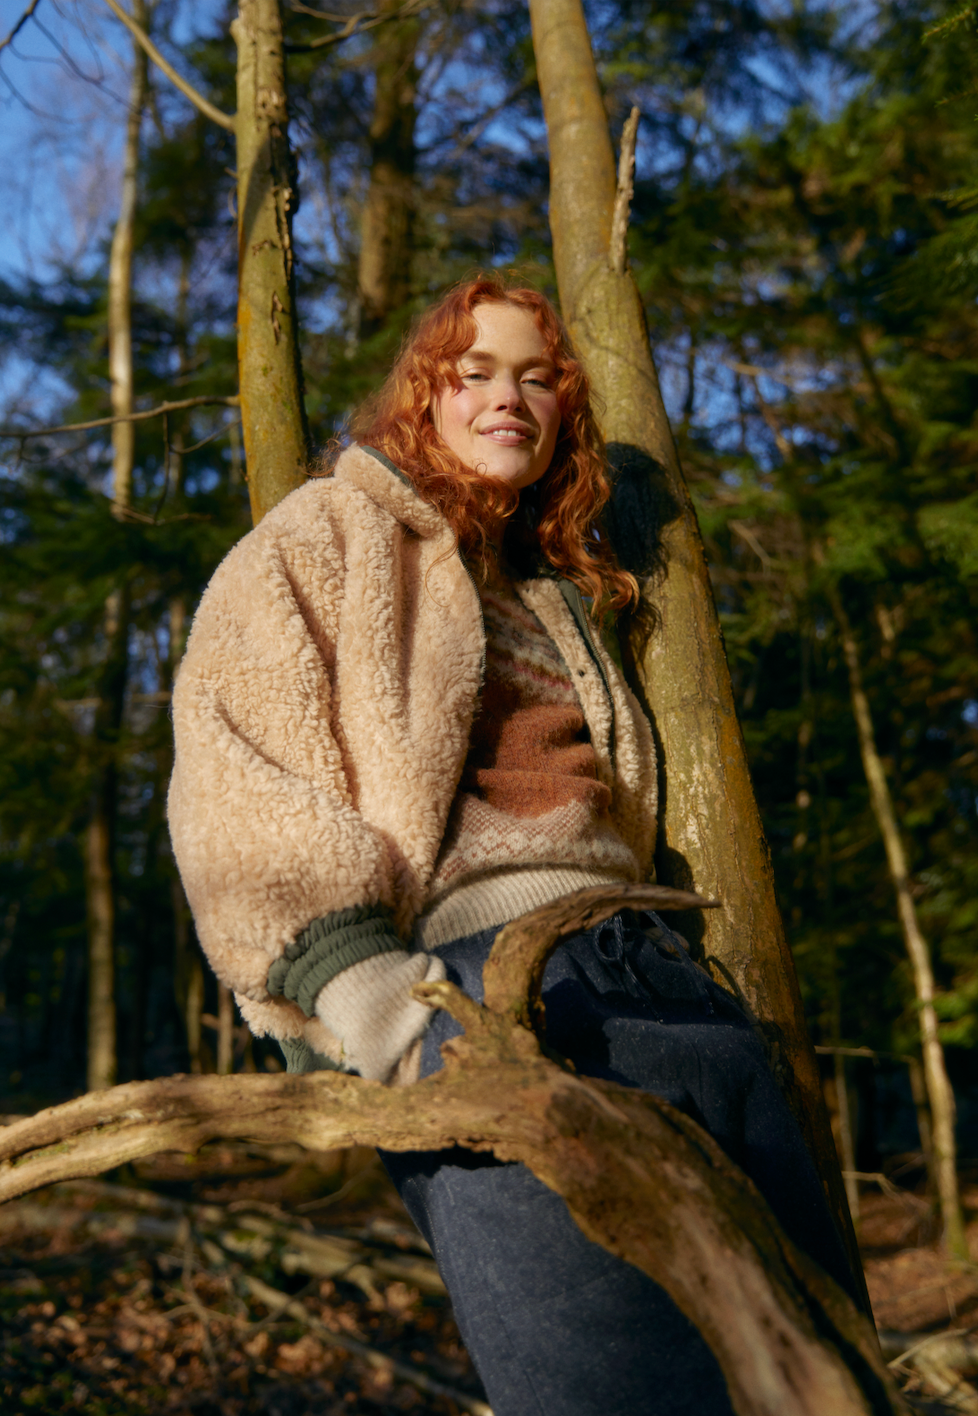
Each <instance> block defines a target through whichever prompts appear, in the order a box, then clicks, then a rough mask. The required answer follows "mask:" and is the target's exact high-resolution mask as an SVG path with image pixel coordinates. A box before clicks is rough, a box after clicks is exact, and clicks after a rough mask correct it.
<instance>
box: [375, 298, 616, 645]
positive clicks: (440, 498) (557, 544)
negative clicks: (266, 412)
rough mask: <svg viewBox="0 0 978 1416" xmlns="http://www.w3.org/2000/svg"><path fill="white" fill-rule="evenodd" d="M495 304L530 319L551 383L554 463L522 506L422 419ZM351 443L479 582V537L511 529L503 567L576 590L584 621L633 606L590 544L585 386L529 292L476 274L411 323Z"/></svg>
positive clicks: (597, 487)
mask: <svg viewBox="0 0 978 1416" xmlns="http://www.w3.org/2000/svg"><path fill="white" fill-rule="evenodd" d="M494 303H495V304H507V305H515V306H516V307H517V308H519V309H522V310H527V311H529V312H530V314H531V315H532V316H533V318H534V319H535V321H536V324H537V328H538V329H539V330H540V332H541V334H542V335H543V337H544V339H545V341H546V346H547V353H548V354H549V356H550V358H551V359H552V361H553V363H554V366H555V367H556V369H557V375H558V377H557V383H556V385H555V389H556V394H557V407H558V409H559V410H560V432H559V434H558V437H557V445H556V448H555V449H554V455H553V459H552V461H551V463H550V466H549V467H548V469H547V471H546V472H545V473H544V475H543V477H542V478H541V480H540V481H539V482H537V483H536V484H535V485H533V486H532V487H528V488H526V490H525V491H524V492H523V493H522V496H521V495H520V493H519V492H518V491H515V490H514V489H513V488H512V487H510V486H509V485H508V484H507V483H506V482H504V481H502V480H501V479H496V478H493V477H486V476H482V475H480V474H479V473H477V472H474V471H472V469H471V468H468V467H465V466H464V465H463V463H462V462H461V460H460V458H459V457H458V456H457V455H456V454H455V453H454V452H452V450H451V449H450V448H449V447H448V446H447V444H446V443H444V442H443V441H442V439H441V437H440V436H439V434H438V433H437V431H436V430H435V425H434V423H433V421H432V417H431V405H432V401H433V399H434V397H435V394H436V393H437V392H438V390H439V389H442V388H444V387H445V385H446V384H447V383H450V382H452V381H453V379H454V378H455V376H456V369H457V365H458V361H459V359H460V358H461V357H462V355H463V354H464V353H465V351H466V350H467V349H470V348H471V347H472V345H473V343H474V342H475V339H476V336H477V326H476V321H475V315H474V312H475V310H476V309H477V307H478V306H479V305H485V304H494ZM350 434H351V436H352V438H353V439H354V441H356V442H358V443H361V444H366V445H367V446H370V447H375V448H376V449H377V450H378V452H382V453H383V454H384V455H385V457H388V458H389V459H390V460H391V462H393V463H394V464H395V466H396V467H398V468H400V470H401V471H402V472H404V474H405V475H406V476H407V477H408V478H410V480H411V482H412V483H413V484H414V486H415V488H416V489H417V492H418V495H419V496H420V497H422V498H423V499H424V500H425V501H426V502H428V503H430V504H431V505H433V506H436V507H437V508H438V510H439V511H440V512H441V513H442V515H443V516H444V517H445V519H446V520H447V521H448V523H449V525H450V526H451V528H452V530H453V531H454V533H455V537H456V541H457V544H458V547H459V549H460V550H461V552H462V554H463V555H464V556H465V558H466V560H467V561H468V562H469V564H470V565H471V566H472V567H473V568H474V569H475V570H476V571H477V573H480V572H481V576H482V578H483V579H484V578H485V577H486V576H487V575H488V573H489V568H490V564H491V561H492V558H493V557H494V555H495V551H494V548H493V546H492V543H491V540H490V530H489V528H491V527H493V526H494V525H498V523H499V522H500V521H501V520H503V521H505V520H509V519H512V522H513V526H512V530H513V532H514V533H515V536H511V537H510V539H509V542H508V550H509V553H510V555H511V557H512V558H513V559H516V560H517V564H519V562H520V561H522V562H523V563H524V564H523V566H521V568H527V569H529V568H530V567H531V566H532V563H533V561H534V560H535V561H536V566H535V567H534V568H535V569H536V570H537V571H539V569H541V568H542V566H541V560H542V561H543V562H544V563H546V565H549V566H550V567H551V568H552V569H553V570H554V571H557V572H559V573H560V574H561V575H563V576H566V577H567V579H569V580H572V581H574V583H575V584H576V585H577V586H578V587H579V588H580V590H581V592H582V593H583V594H584V595H587V596H588V597H589V598H590V599H591V601H592V606H591V615H592V618H594V619H598V618H600V617H601V616H602V615H604V614H606V613H607V612H608V611H611V612H613V613H617V612H618V611H620V610H623V609H624V608H626V606H635V605H636V604H637V603H638V599H639V588H638V582H637V581H636V580H635V578H634V576H632V575H629V574H628V572H627V571H624V570H622V568H621V566H620V565H619V564H618V562H617V560H616V559H615V555H614V552H613V551H612V549H611V545H610V543H609V542H608V540H607V537H605V536H599V535H598V533H597V523H598V518H599V516H600V514H601V511H602V509H603V508H604V506H605V504H606V503H607V501H608V498H609V497H610V495H611V487H610V484H609V482H608V474H607V462H606V459H605V453H604V443H603V441H602V438H601V434H600V432H599V431H598V426H597V422H596V420H595V417H594V413H593V412H592V409H591V403H590V387H589V384H588V379H587V375H586V373H585V372H584V368H583V365H582V364H581V361H580V360H579V359H578V358H577V356H576V355H575V353H574V351H573V348H572V346H571V342H570V337H569V336H568V334H567V331H566V329H565V328H564V325H563V322H562V321H561V319H560V317H559V316H558V314H557V312H556V310H555V309H554V307H553V305H551V303H550V301H549V300H548V299H547V298H546V297H545V296H543V295H540V294H538V292H537V291H536V290H530V289H525V288H523V287H521V286H508V285H507V284H506V282H505V281H504V280H502V279H500V277H499V276H497V275H483V274H480V275H477V276H475V277H473V278H472V279H469V280H465V281H462V282H461V283H460V284H458V285H456V286H454V288H453V289H451V290H449V291H448V293H447V294H446V295H444V296H443V297H442V299H441V300H439V301H438V303H437V304H436V305H433V306H431V308H430V309H428V310H427V311H426V312H425V313H424V314H423V315H422V316H421V318H420V320H419V321H418V322H417V325H416V326H415V328H414V330H413V332H412V333H411V334H410V335H409V336H408V338H407V340H406V341H405V344H404V346H403V347H402V349H401V352H400V354H399V356H398V358H397V361H396V363H395V364H394V367H393V369H392V370H391V372H390V374H389V375H388V377H387V379H386V381H385V382H384V384H383V386H382V387H381V389H380V390H379V392H378V393H376V394H375V395H374V396H373V397H372V398H370V399H368V400H367V401H366V402H365V403H364V404H363V405H361V407H360V408H359V409H357V411H356V412H355V413H354V415H353V418H352V420H351V423H350Z"/></svg>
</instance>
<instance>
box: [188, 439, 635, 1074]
mask: <svg viewBox="0 0 978 1416" xmlns="http://www.w3.org/2000/svg"><path fill="white" fill-rule="evenodd" d="M516 589H517V593H518V594H519V595H520V598H521V599H522V600H523V602H524V604H526V606H527V607H528V608H529V609H531V610H532V611H533V612H534V613H535V614H536V615H537V616H538V618H539V619H540V620H541V622H542V623H543V625H544V628H545V629H546V630H547V632H548V634H550V636H551V638H552V639H553V641H554V643H555V644H556V645H557V648H558V649H559V651H560V653H561V655H562V656H563V658H564V661H565V663H566V664H567V667H568V668H569V669H570V671H571V674H572V675H573V677H574V681H575V683H576V686H577V689H578V693H579V695H580V700H581V706H582V710H583V712H584V715H585V719H586V721H587V724H588V727H589V730H590V734H591V741H592V745H593V748H594V752H595V757H596V764H597V772H598V775H599V777H600V778H601V780H603V781H605V782H607V784H608V785H609V786H610V787H611V789H612V797H613V805H612V824H613V826H614V827H615V829H616V830H617V831H618V832H619V834H620V835H621V836H622V838H623V839H624V840H625V842H626V843H627V844H628V845H629V846H631V848H632V849H633V850H634V852H635V855H636V857H637V859H638V860H639V862H640V865H641V868H642V870H643V872H645V873H647V872H648V870H649V867H650V863H651V858H652V851H653V848H654V844H655V821H656V770H655V757H654V749H653V744H652V736H651V732H650V730H649V725H648V722H647V721H646V719H645V716H644V714H643V713H642V710H641V708H640V707H639V705H638V703H637V701H636V700H635V698H634V697H633V695H632V694H631V692H630V691H629V690H628V688H627V687H626V685H625V683H624V682H623V680H622V677H621V674H620V673H619V671H618V669H617V668H616V666H615V664H614V662H613V661H612V659H611V657H610V655H609V654H608V653H607V651H606V649H605V648H604V646H603V645H602V644H601V642H600V640H599V639H598V637H597V636H596V635H591V634H590V631H589V628H588V626H587V625H586V624H585V623H584V616H583V609H582V606H581V599H580V595H579V593H578V592H577V591H576V588H575V587H572V586H570V585H569V582H566V581H556V580H553V579H536V580H529V581H525V582H522V583H520V584H518V585H517V586H516ZM575 616H576V618H575ZM579 625H580V626H581V627H579ZM582 628H583V630H584V633H583V634H582ZM484 657H485V634H484V630H483V624H482V613H481V606H480V602H479V595H478V592H477V590H476V587H475V584H474V582H473V580H472V577H471V575H470V574H469V572H468V570H467V569H466V567H465V566H464V564H463V562H462V559H461V557H460V556H459V554H458V553H457V551H456V550H455V547H454V538H453V535H452V532H451V530H450V528H449V526H448V524H447V522H446V521H445V519H444V518H443V517H442V515H441V513H440V512H438V511H437V510H435V508H433V507H431V506H429V505H428V504H427V503H426V502H424V501H422V500H421V498H420V497H419V496H418V494H417V493H416V492H415V490H414V488H413V486H412V485H411V484H410V482H409V481H408V479H407V478H406V477H404V475H403V474H402V473H400V472H399V471H398V470H397V469H396V468H394V467H393V466H392V465H391V464H390V463H388V462H387V461H386V459H385V458H383V457H382V456H381V455H380V454H379V453H375V452H373V451H371V450H368V449H365V448H357V447H355V448H351V449H349V450H348V451H346V452H344V453H343V454H342V456H341V457H340V458H339V460H338V462H337V465H336V470H335V473H334V475H333V476H332V477H330V478H325V479H317V480H313V481H310V482H309V483H307V484H306V485H305V486H304V487H301V488H299V489H298V490H297V491H295V492H293V493H291V495H289V496H288V497H286V498H285V500H284V501H283V502H281V503H280V504H279V505H278V506H277V507H276V508H275V509H274V510H273V511H271V512H269V514H268V515H267V516H266V517H265V518H264V520H263V521H262V522H261V524H260V525H259V526H258V527H257V528H256V529H255V530H254V531H252V532H251V533H250V534H249V535H247V536H245V537H244V538H243V540H241V541H240V542H239V543H238V545H236V546H235V547H234V549H233V550H232V551H231V552H230V554H229V555H228V556H227V557H226V558H225V560H224V561H223V562H222V564H221V565H220V566H219V567H218V569H217V571H216V572H215V574H214V577H213V579H212V580H211V583H210V585H209V586H208V588H207V590H206V592H205V594H204V596H203V598H202V600H201V604H200V608H199V609H198V611H197V614H196V616H195V618H194V623H193V628H192V631H191V634H190V637H189V641H188V644H187V650H186V654H185V656H184V659H183V663H182V665H181V668H180V672H179V675H178V678H177V683H176V686H175V689H174V695H173V721H174V732H175V738H176V765H175V769H174V773H173V779H172V782H171V785H170V794H169V807H168V812H169V823H170V833H171V838H172V841H173V848H174V852H175V854H176V858H177V862H178V864H179V867H180V874H181V877H182V879H183V884H184V888H185V890H186V893H187V899H188V901H189V903H190V906H191V909H192V910H193V914H194V919H195V922H196V925H197V931H198V936H199V938H200V942H201V945H202V946H203V948H204V950H205V952H206V954H207V956H208V958H209V959H210V961H211V963H212V965H213V967H214V969H215V972H216V973H217V975H218V977H219V978H221V979H222V980H223V981H224V982H225V983H227V984H228V985H229V986H230V987H231V988H232V989H233V991H234V994H235V997H236V999H237V1002H238V1005H239V1007H240V1008H241V1012H242V1014H243V1016H244V1017H245V1019H246V1020H247V1022H248V1023H249V1025H250V1026H251V1028H252V1030H253V1031H254V1032H255V1033H256V1034H258V1035H259V1036H261V1035H264V1034H266V1033H270V1034H271V1035H272V1036H274V1037H276V1038H278V1039H280V1040H282V1041H287V1042H291V1043H293V1044H295V1043H301V1042H302V1041H304V1042H305V1043H306V1044H308V1046H309V1047H310V1048H312V1049H313V1050H314V1051H315V1052H318V1053H320V1054H325V1055H326V1056H327V1057H331V1058H333V1059H337V1058H338V1057H339V1055H340V1049H339V1044H338V1041H337V1039H335V1038H334V1037H332V1036H331V1035H330V1034H329V1033H328V1031H327V1029H326V1027H325V1026H324V1024H323V1023H322V1022H321V1021H320V1020H319V1019H318V1018H317V1017H315V1016H313V1017H311V1018H310V1017H307V1015H306V1013H305V1012H304V1011H303V1009H302V1008H300V1007H299V1006H298V1004H297V1003H295V1002H290V1001H288V1000H287V999H286V998H284V997H275V996H273V995H272V994H271V993H270V992H269V988H268V973H269V968H270V966H271V965H272V964H273V963H275V961H276V960H280V959H281V958H282V956H283V955H284V953H285V950H286V949H287V948H288V947H289V946H290V945H292V944H293V941H294V940H296V938H297V936H299V935H300V934H301V933H302V931H304V930H306V929H307V927H308V926H309V925H310V924H311V923H312V922H313V921H320V920H322V919H323V918H324V917H325V918H326V919H327V921H328V919H329V916H331V915H332V914H334V913H335V912H337V911H344V910H349V908H350V907H357V906H361V907H362V906H365V905H366V906H380V907H386V908H387V909H389V910H390V912H391V915H392V916H393V922H394V928H395V929H396V931H397V933H398V934H399V935H400V937H401V939H403V940H404V941H410V938H411V930H412V925H413V922H414V920H415V918H416V916H417V915H418V913H419V912H420V911H421V909H422V908H423V906H424V903H425V895H426V889H427V885H428V882H429V880H430V878H431V875H432V872H433V868H434V864H435V860H436V857H437V855H438V851H439V848H440V846H441V842H442V836H443V834H444V831H445V826H446V822H447V819H448V814H449V809H450V807H451V804H452V799H453V797H454V795H455V790H456V787H457V786H458V782H459V779H460V777H461V774H462V769H463V766H464V763H465V757H466V753H467V750H468V744H469V734H470V730H471V726H472V721H473V717H474V715H475V712H476V709H477V706H478V700H479V691H480V687H481V679H482V673H483V665H484ZM407 947H410V943H409V942H408V944H407Z"/></svg>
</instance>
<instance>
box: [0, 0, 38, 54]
mask: <svg viewBox="0 0 978 1416" xmlns="http://www.w3.org/2000/svg"><path fill="white" fill-rule="evenodd" d="M40 3H41V0H31V3H30V4H29V5H28V7H27V9H26V10H25V11H24V13H23V14H22V15H21V17H20V19H19V20H18V21H17V23H16V24H15V25H14V27H13V29H12V30H11V31H10V33H9V34H8V35H7V38H6V39H0V49H6V47H7V45H8V44H11V43H12V42H13V41H14V40H15V39H16V38H17V36H18V34H19V33H20V31H21V30H22V29H23V28H24V26H25V25H26V24H27V21H28V20H29V19H30V17H31V15H33V13H34V11H35V10H36V9H37V7H38V5H40Z"/></svg>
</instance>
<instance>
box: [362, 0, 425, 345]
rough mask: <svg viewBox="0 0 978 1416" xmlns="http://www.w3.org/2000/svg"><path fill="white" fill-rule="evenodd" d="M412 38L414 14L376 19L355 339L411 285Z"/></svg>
mask: <svg viewBox="0 0 978 1416" xmlns="http://www.w3.org/2000/svg"><path fill="white" fill-rule="evenodd" d="M396 8H398V0H387V4H386V6H385V9H386V10H387V11H390V10H391V9H396ZM417 43H418V20H417V18H416V17H414V16H411V17H409V18H408V19H404V20H393V21H391V22H390V23H389V24H386V25H384V26H383V27H382V28H381V29H380V30H379V31H378V37H377V41H376V44H375V46H374V49H375V64H374V77H375V85H376V88H375V95H374V111H373V117H372V119H371V122H370V182H369V185H368V187H367V197H366V200H365V202H364V204H363V221H362V226H361V231H360V259H359V263H358V268H357V298H358V301H359V306H360V308H359V336H360V338H361V339H369V338H370V336H371V335H373V334H376V333H377V332H378V331H379V330H381V329H383V327H384V325H385V324H386V322H387V318H388V316H389V315H390V314H391V313H392V312H393V311H395V310H398V309H400V307H401V306H402V305H403V304H404V303H405V301H406V300H407V298H408V295H409V294H410V289H411V248H412V243H413V233H412V226H413V221H414V169H415V147H414V127H415V119H416V112H415V97H416V90H417V82H418V74H417V66H416V64H415V50H416V48H417Z"/></svg>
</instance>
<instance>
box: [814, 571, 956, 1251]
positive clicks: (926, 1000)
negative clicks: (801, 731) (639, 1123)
mask: <svg viewBox="0 0 978 1416" xmlns="http://www.w3.org/2000/svg"><path fill="white" fill-rule="evenodd" d="M828 597H829V602H830V604H831V606H832V613H833V614H834V616H835V621H836V624H837V625H838V628H839V636H840V638H841V640H842V649H843V653H844V654H845V659H846V665H847V667H848V669H849V692H850V696H851V698H852V712H853V716H854V718H855V720H856V730H857V732H858V734H859V752H860V755H861V757H862V762H863V771H864V772H865V773H866V781H867V784H868V786H869V797H870V802H871V804H872V808H873V815H874V816H875V817H876V824H877V826H878V827H879V830H880V835H881V836H882V837H883V845H884V847H885V850H886V861H887V865H888V866H889V869H890V878H891V879H892V881H893V888H894V890H895V892H896V897H897V913H898V914H899V917H900V928H901V930H902V931H903V940H904V943H905V945H906V947H907V953H908V955H909V956H910V963H911V966H912V968H913V979H914V990H915V992H916V995H917V1007H918V1010H919V1017H920V1041H921V1049H922V1052H923V1058H924V1079H925V1081H926V1084H927V1095H928V1096H929V1098H930V1112H931V1121H932V1125H933V1137H932V1146H933V1152H934V1172H935V1180H936V1183H937V1193H938V1196H939V1197H940V1204H941V1219H942V1221H943V1224H944V1242H945V1244H946V1245H947V1250H948V1253H949V1254H950V1255H951V1257H952V1258H955V1259H967V1258H968V1257H969V1254H968V1243H967V1239H966V1238H965V1232H964V1217H963V1215H962V1212H961V1197H960V1193H959V1190H958V1172H957V1145H956V1142H955V1138H954V1123H955V1105H954V1092H953V1090H952V1089H951V1083H950V1079H949V1078H948V1075H947V1068H946V1067H945V1065H944V1048H943V1047H942V1045H941V1040H940V1037H939V1035H938V1030H937V1013H936V1011H935V1009H934V971H933V968H932V965H931V957H930V949H929V947H928V944H927V940H926V939H925V938H924V936H923V933H922V931H921V928H920V923H919V921H918V919H917V910H916V907H915V905H914V901H913V893H912V891H911V888H910V875H909V871H908V869H907V855H906V851H905V849H904V845H903V837H902V836H901V834H900V827H899V823H898V822H897V818H896V812H895V810H894V808H893V798H892V796H891V795H890V787H889V783H888V782H887V780H886V773H885V772H884V770H883V763H882V762H881V760H880V756H879V753H878V752H877V750H876V734H875V732H874V730H873V719H872V713H871V711H870V707H869V699H868V697H867V696H866V690H865V688H864V687H863V679H862V669H861V667H860V663H859V648H858V645H857V644H856V637H855V635H854V634H853V631H852V626H851V625H850V623H849V617H848V615H847V614H846V610H845V606H844V604H843V603H842V597H841V595H840V594H839V592H838V590H837V589H836V588H835V586H832V585H830V586H829V588H828ZM921 1140H923V1137H921Z"/></svg>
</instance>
